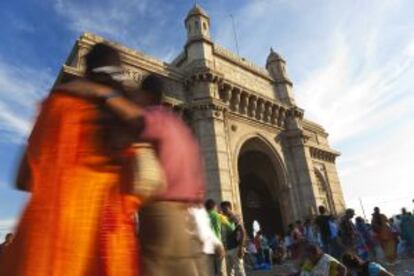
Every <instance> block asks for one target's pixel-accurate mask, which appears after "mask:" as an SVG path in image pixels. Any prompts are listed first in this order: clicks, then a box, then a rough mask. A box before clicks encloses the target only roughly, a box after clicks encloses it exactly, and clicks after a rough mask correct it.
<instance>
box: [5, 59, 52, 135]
mask: <svg viewBox="0 0 414 276" xmlns="http://www.w3.org/2000/svg"><path fill="white" fill-rule="evenodd" d="M52 80H53V76H52V74H51V72H49V71H48V70H42V69H39V68H31V67H26V66H18V65H16V64H13V63H9V62H6V61H5V60H4V59H2V58H1V57H0V133H1V136H0V141H2V142H5V141H6V142H13V143H21V142H22V139H23V138H25V137H26V136H27V134H28V133H29V131H30V129H31V126H32V120H33V116H34V114H35V112H36V107H37V105H38V103H39V101H40V100H41V99H42V97H43V96H44V95H46V94H47V92H48V89H49V87H50V86H51V84H52Z"/></svg>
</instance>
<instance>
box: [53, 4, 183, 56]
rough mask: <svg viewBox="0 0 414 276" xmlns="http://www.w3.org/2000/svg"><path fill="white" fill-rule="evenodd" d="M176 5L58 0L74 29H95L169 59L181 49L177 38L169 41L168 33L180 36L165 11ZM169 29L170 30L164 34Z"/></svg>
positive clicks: (59, 9) (58, 9)
mask: <svg viewBox="0 0 414 276" xmlns="http://www.w3.org/2000/svg"><path fill="white" fill-rule="evenodd" d="M173 6H174V4H173V3H168V2H164V1H148V0H108V1H99V2H87V1H81V0H71V1H67V0H54V10H55V12H56V13H57V14H58V15H59V16H61V17H62V19H63V21H64V22H66V23H65V24H67V27H68V28H69V29H70V30H71V31H73V32H75V33H78V34H80V33H83V32H92V33H95V34H98V35H101V36H104V37H105V38H106V39H109V40H113V41H115V42H120V43H123V44H124V45H125V46H128V47H132V48H135V49H137V50H141V51H142V50H145V51H148V52H150V53H151V54H153V55H155V56H157V57H159V58H166V59H168V61H170V60H172V59H173V57H175V56H176V55H177V54H178V52H179V50H180V49H179V48H178V47H177V44H176V42H177V41H166V40H167V37H168V35H170V37H171V38H177V36H175V37H174V33H173V32H172V30H171V24H168V22H167V21H168V19H171V18H168V17H167V16H166V14H164V12H166V11H168V10H169V9H171V8H172V7H173ZM166 30H169V33H168V32H167V33H164V34H162V33H163V32H166ZM182 32H183V33H184V28H182ZM168 42H169V43H168ZM174 43H175V44H174ZM180 46H181V45H180Z"/></svg>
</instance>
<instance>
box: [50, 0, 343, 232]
mask: <svg viewBox="0 0 414 276" xmlns="http://www.w3.org/2000/svg"><path fill="white" fill-rule="evenodd" d="M185 29H186V31H187V42H186V44H185V46H184V50H183V52H182V53H181V54H180V55H178V57H177V58H176V59H175V60H174V61H173V62H172V63H165V62H162V61H159V60H157V59H155V58H152V57H149V56H147V55H145V54H143V53H141V52H138V51H135V50H132V49H129V48H127V47H124V46H122V45H119V44H115V43H112V45H113V46H115V47H116V48H118V49H119V50H120V52H121V54H122V58H123V63H124V68H125V74H128V75H129V76H130V77H131V78H132V79H133V80H134V82H133V83H132V84H131V85H132V86H134V85H139V83H140V81H141V80H142V78H143V77H144V76H145V75H147V74H148V73H156V74H158V75H160V76H162V77H163V78H164V79H165V82H166V91H165V93H166V95H165V104H166V105H168V106H170V107H171V108H173V109H174V110H175V111H176V112H177V113H179V114H181V116H183V118H184V119H185V121H186V122H188V124H189V125H190V126H191V128H192V129H193V131H194V133H195V135H196V136H197V137H198V139H199V143H200V146H201V149H202V152H203V156H204V161H205V167H206V177H207V196H208V197H211V198H214V199H216V200H217V201H221V200H230V201H232V202H233V203H234V205H235V208H236V210H238V211H242V212H243V216H244V218H245V223H248V224H250V223H251V222H252V220H258V221H259V222H260V223H261V224H262V225H267V227H268V228H269V229H268V231H269V232H271V231H281V229H283V228H285V227H286V225H287V224H288V223H291V222H293V221H294V220H296V219H304V218H306V217H309V216H310V215H313V214H315V212H316V210H317V206H319V205H325V206H326V207H327V208H328V209H329V210H330V211H331V212H332V213H335V214H338V213H342V212H343V210H344V208H345V205H344V199H343V195H342V190H341V186H340V182H339V179H338V174H337V170H336V165H335V159H336V157H338V156H339V153H338V152H337V151H335V150H333V149H332V148H330V146H329V144H328V139H327V137H328V134H327V133H326V132H325V130H324V129H323V128H322V127H321V126H320V125H318V124H316V123H314V122H311V121H309V120H306V119H304V111H303V109H301V108H299V107H298V106H297V105H296V104H295V101H294V95H293V90H292V82H291V81H290V79H289V78H288V75H287V71H286V62H285V61H284V60H283V58H282V57H281V56H280V55H279V54H277V53H275V52H274V51H273V50H271V51H270V54H269V56H268V59H267V62H266V68H261V67H258V66H256V65H254V64H252V63H250V62H248V61H246V60H245V59H243V58H240V57H238V56H237V55H235V54H234V53H232V52H230V51H228V50H226V49H224V48H222V47H220V46H219V45H217V44H215V43H214V42H213V41H212V40H211V37H210V18H209V16H208V15H207V13H206V12H205V11H203V10H202V9H201V8H200V7H199V6H195V7H193V8H192V9H191V10H190V11H189V13H188V15H187V17H186V19H185ZM101 41H104V38H102V37H99V36H96V35H93V34H90V33H84V34H83V35H82V36H81V37H80V38H79V39H78V40H77V41H76V43H75V46H74V48H73V50H72V52H71V54H70V55H69V58H68V60H67V62H66V63H65V64H64V65H63V68H62V71H61V73H60V75H59V77H58V79H57V82H61V81H66V80H69V79H72V78H74V77H77V76H82V74H83V69H84V62H83V57H84V55H85V54H86V53H87V51H88V50H89V49H90V47H91V46H92V45H93V44H95V43H97V42H101ZM107 42H108V43H111V42H109V41H107ZM260 214H266V216H265V217H260V216H261V215H260ZM265 220H273V221H277V223H276V224H277V225H276V224H275V223H273V224H269V222H268V221H267V222H266V221H265ZM246 221H247V222H246ZM265 230H266V229H265Z"/></svg>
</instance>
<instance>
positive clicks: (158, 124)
mask: <svg viewBox="0 0 414 276" xmlns="http://www.w3.org/2000/svg"><path fill="white" fill-rule="evenodd" d="M143 121H144V128H143V130H142V132H141V134H140V138H141V139H142V140H144V141H148V142H151V143H153V144H154V146H155V148H156V150H157V153H158V156H159V158H160V162H161V165H162V167H163V169H164V172H165V175H166V180H167V190H166V191H165V192H164V193H163V194H162V195H160V196H159V197H158V198H157V199H158V200H165V201H185V202H196V203H201V202H202V201H203V199H204V191H205V184H204V168H203V165H202V160H201V156H200V149H199V146H198V143H197V141H196V139H195V138H194V137H193V135H192V133H191V130H190V129H189V127H187V126H186V125H185V123H184V122H183V121H182V120H181V119H180V118H179V117H178V116H177V115H175V114H174V113H173V112H171V111H169V110H168V109H167V108H164V107H162V106H156V107H149V108H146V109H145V111H144V113H143Z"/></svg>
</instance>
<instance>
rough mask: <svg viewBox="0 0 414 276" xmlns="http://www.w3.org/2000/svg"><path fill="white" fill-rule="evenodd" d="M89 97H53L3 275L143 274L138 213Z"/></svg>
mask: <svg viewBox="0 0 414 276" xmlns="http://www.w3.org/2000/svg"><path fill="white" fill-rule="evenodd" d="M100 115H101V113H100V111H99V110H98V109H97V106H96V105H95V104H94V103H92V102H90V101H87V100H84V99H81V98H76V97H72V96H68V95H65V94H63V93H56V92H55V93H53V94H51V96H49V97H48V99H46V100H45V102H44V103H43V105H42V110H41V113H40V115H39V117H38V119H37V122H36V124H35V127H34V129H33V132H32V134H31V137H30V139H29V143H28V148H27V153H26V156H27V160H28V165H29V168H30V182H29V183H28V189H29V190H30V192H31V193H32V195H31V198H30V201H29V203H28V205H27V207H26V210H25V211H24V213H23V215H22V217H21V220H20V223H19V225H18V228H17V232H16V237H15V240H14V243H13V245H12V246H11V247H10V250H8V254H7V255H4V256H2V259H0V275H13V276H20V275H22V276H23V275H30V276H46V275H47V276H62V275H70V276H78V275H79V276H80V275H88V276H89V275H109V276H112V275H122V276H129V275H134V276H135V275H139V267H138V262H139V259H138V248H137V239H136V236H135V224H134V221H133V220H134V219H133V214H134V213H135V212H136V210H137V207H138V203H139V202H138V199H137V198H135V197H133V196H128V195H125V194H122V193H121V192H120V190H121V187H120V186H121V184H120V183H121V181H120V174H121V173H120V171H121V169H120V166H119V165H117V163H115V162H114V161H113V160H112V158H111V154H110V153H108V150H107V147H105V143H104V142H103V141H102V140H103V139H102V138H101V136H102V135H101V134H102V131H103V128H102V126H101V124H99V123H98V119H99V116H100Z"/></svg>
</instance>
